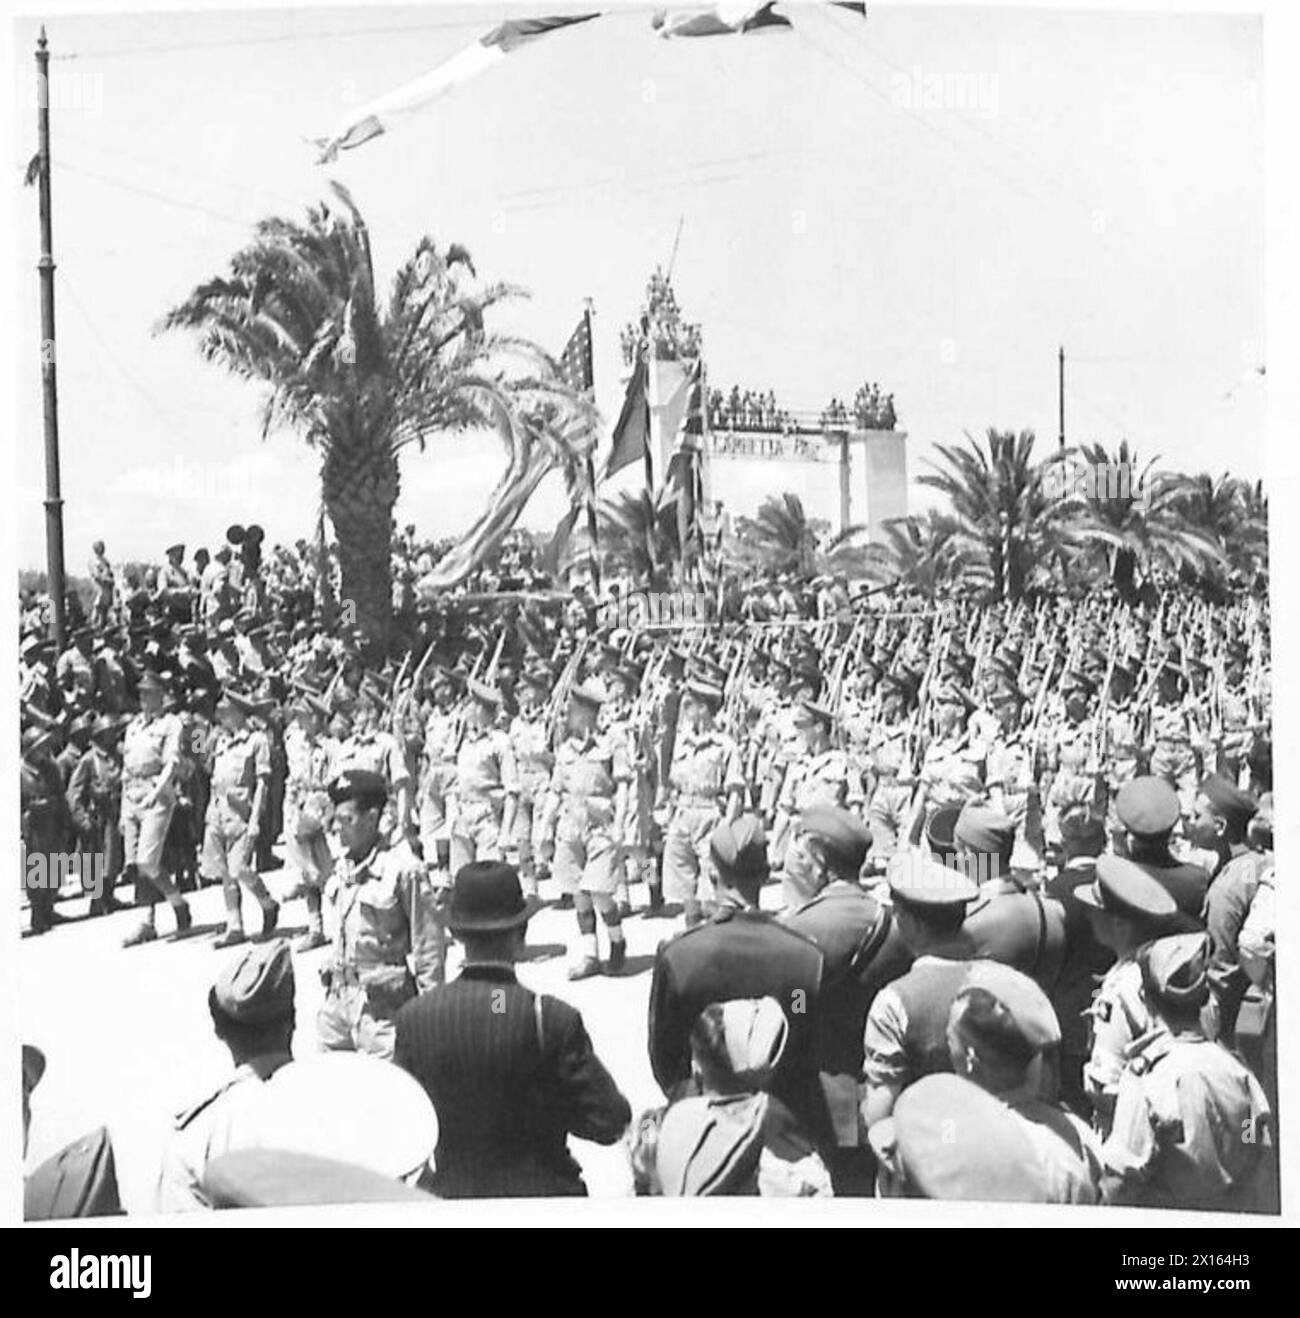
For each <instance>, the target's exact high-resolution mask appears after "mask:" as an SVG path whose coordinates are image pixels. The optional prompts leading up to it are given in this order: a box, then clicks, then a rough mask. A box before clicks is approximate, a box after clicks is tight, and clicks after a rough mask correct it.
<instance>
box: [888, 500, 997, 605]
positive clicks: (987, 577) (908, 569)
mask: <svg viewBox="0 0 1300 1318" xmlns="http://www.w3.org/2000/svg"><path fill="white" fill-rule="evenodd" d="M884 533H885V539H884V541H883V542H882V543H880V544H874V545H870V546H868V547H867V550H866V557H867V574H868V575H869V576H871V577H873V578H874V579H875V580H877V581H880V582H882V583H883V582H890V583H892V584H894V585H898V586H901V587H903V588H905V589H907V590H909V591H910V590H915V591H919V592H920V593H921V594H923V595H927V596H929V597H931V598H933V597H935V596H937V595H939V594H940V593H941V592H942V591H944V590H945V589H951V590H956V591H960V592H961V593H963V594H966V595H983V594H985V593H987V591H988V590H989V587H990V586H991V585H992V575H991V574H990V572H989V570H988V567H987V565H986V564H984V563H983V562H982V561H981V557H980V553H979V549H978V547H977V546H976V545H974V544H973V543H972V542H971V540H970V539H969V537H968V536H966V535H965V534H964V533H963V531H962V530H961V527H960V525H959V524H958V522H957V519H956V518H955V517H953V516H951V515H950V514H946V513H941V512H938V511H937V510H935V509H931V510H930V511H929V512H928V513H926V514H923V515H917V516H912V517H899V518H895V519H894V520H892V521H889V522H886V523H885V525H884Z"/></svg>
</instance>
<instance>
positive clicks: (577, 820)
mask: <svg viewBox="0 0 1300 1318" xmlns="http://www.w3.org/2000/svg"><path fill="white" fill-rule="evenodd" d="M602 703H603V697H602V696H601V694H600V692H599V691H596V690H594V689H592V688H589V687H585V686H577V687H574V689H573V691H572V692H571V694H570V700H569V711H568V733H567V735H566V736H565V738H564V740H563V741H562V742H561V743H560V747H559V749H558V750H557V751H556V755H555V768H554V770H553V771H552V773H551V785H550V789H549V791H548V792H547V798H546V808H545V813H544V816H543V824H542V829H541V834H542V858H543V860H546V861H550V860H551V859H552V857H553V858H554V864H553V870H554V874H555V877H556V879H557V880H558V881H559V885H560V891H561V893H571V894H572V895H573V904H574V910H575V913H576V915H577V920H578V936H579V939H580V947H581V953H580V955H579V957H578V959H577V960H576V961H575V962H574V964H573V965H572V966H570V968H569V978H570V979H573V980H577V979H588V978H590V977H591V976H592V975H598V974H600V972H601V963H600V956H599V942H598V940H597V936H596V919H597V916H598V915H599V917H600V919H601V921H602V922H603V923H604V925H605V928H606V931H607V933H608V936H609V961H608V962H607V963H606V971H607V973H609V974H617V973H618V972H619V971H620V970H621V969H622V968H623V964H624V962H625V961H626V959H627V943H626V941H625V938H624V934H623V921H622V917H621V916H620V915H619V911H618V903H617V901H616V899H615V893H616V892H617V889H618V878H619V873H620V871H621V869H622V864H623V859H622V847H621V840H622V838H623V836H624V828H625V826H626V817H627V815H626V812H627V797H628V791H629V787H630V784H631V779H632V768H631V765H629V764H628V762H627V754H626V746H625V745H624V744H623V743H622V741H621V740H620V739H618V738H611V737H610V736H608V735H607V734H605V733H602V732H601V731H599V729H598V727H597V724H598V721H599V717H600V706H601V704H602Z"/></svg>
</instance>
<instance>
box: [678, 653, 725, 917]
mask: <svg viewBox="0 0 1300 1318" xmlns="http://www.w3.org/2000/svg"><path fill="white" fill-rule="evenodd" d="M721 706H722V691H721V690H720V689H719V688H718V687H716V686H713V685H711V684H710V683H708V682H705V681H703V680H702V679H699V678H695V679H692V680H691V681H690V682H688V683H687V686H686V696H685V699H684V700H683V702H682V711H681V725H680V727H679V728H678V732H677V739H676V745H675V747H674V749H673V760H672V765H671V767H670V768H669V770H668V779H667V784H666V794H665V804H667V805H668V806H669V809H670V811H671V813H670V815H669V820H668V828H667V831H666V832H665V835H664V893H665V895H666V896H667V897H668V900H669V901H680V902H681V903H682V908H683V912H684V914H685V920H686V927H687V928H688V929H689V928H691V927H692V926H693V925H696V924H698V923H699V922H700V921H701V920H702V919H703V918H704V914H705V908H706V907H707V905H708V904H709V903H710V902H711V901H712V900H713V896H714V891H713V877H712V869H713V867H712V862H711V859H710V853H709V837H710V836H711V835H712V833H713V830H714V828H715V827H717V825H718V824H719V823H723V822H726V823H730V822H731V820H733V819H735V818H736V816H737V815H739V813H740V804H741V800H740V798H741V792H742V791H743V790H744V768H743V766H742V764H741V762H740V752H739V749H738V748H737V746H736V743H735V742H734V741H733V740H732V739H731V738H730V737H729V736H727V735H726V734H725V733H723V732H720V731H719V730H718V729H717V728H716V726H715V723H714V720H715V718H716V716H717V712H718V710H719V709H720V708H721Z"/></svg>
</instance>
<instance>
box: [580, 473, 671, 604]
mask: <svg viewBox="0 0 1300 1318" xmlns="http://www.w3.org/2000/svg"><path fill="white" fill-rule="evenodd" d="M598 511H599V517H600V546H601V555H602V557H603V558H605V559H607V560H608V562H609V563H610V564H611V566H613V567H614V568H616V569H619V570H621V571H624V572H628V573H630V574H631V576H632V578H633V579H634V580H635V581H637V582H640V583H645V585H646V586H647V587H648V588H649V589H652V590H667V589H670V588H671V585H672V580H673V574H674V572H675V570H676V567H677V564H678V563H679V562H680V561H681V556H682V553H681V543H680V540H679V538H678V532H677V500H676V496H675V494H674V493H673V492H671V491H660V492H659V493H658V494H656V495H652V494H650V493H649V492H648V491H647V490H644V489H642V490H637V491H635V492H632V491H625V492H623V493H622V494H619V495H616V496H615V497H614V498H612V499H607V500H606V501H605V502H604V503H603V504H602V505H601V506H600V508H599V510H598Z"/></svg>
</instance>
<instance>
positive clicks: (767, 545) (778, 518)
mask: <svg viewBox="0 0 1300 1318" xmlns="http://www.w3.org/2000/svg"><path fill="white" fill-rule="evenodd" d="M737 535H738V538H739V539H740V541H741V543H742V545H743V546H744V547H745V548H746V549H747V550H748V551H749V552H750V554H752V555H753V556H754V557H756V558H757V559H758V561H759V562H760V563H761V564H762V565H763V567H765V568H766V569H767V570H768V571H769V572H777V573H787V572H788V573H792V574H795V575H800V576H812V575H813V574H814V573H815V572H816V570H817V541H818V533H817V528H816V527H815V526H814V525H813V523H812V522H811V521H809V519H808V515H807V514H806V513H805V512H804V506H803V500H802V499H800V498H799V496H798V495H797V494H781V495H775V494H774V495H770V496H769V497H768V498H766V499H764V500H763V502H762V503H761V504H760V505H759V508H758V512H757V513H755V514H754V516H753V518H741V519H740V523H739V527H738V531H737Z"/></svg>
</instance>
